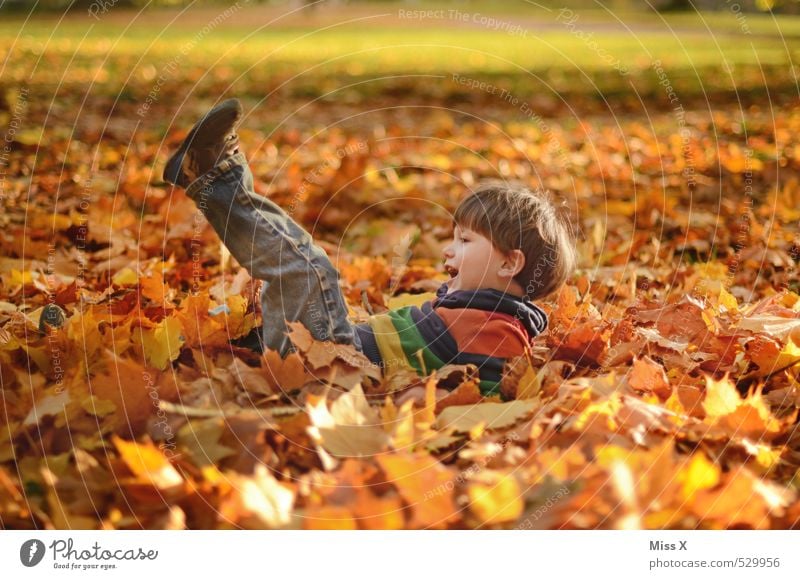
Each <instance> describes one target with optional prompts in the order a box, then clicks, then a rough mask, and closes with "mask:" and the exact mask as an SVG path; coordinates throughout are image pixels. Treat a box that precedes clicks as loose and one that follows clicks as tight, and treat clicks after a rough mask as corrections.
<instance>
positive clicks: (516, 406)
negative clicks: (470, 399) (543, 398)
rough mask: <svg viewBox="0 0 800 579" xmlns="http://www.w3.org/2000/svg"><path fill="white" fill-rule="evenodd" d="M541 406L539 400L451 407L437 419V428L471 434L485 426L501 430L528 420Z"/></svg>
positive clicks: (489, 428)
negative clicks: (473, 430) (474, 429)
mask: <svg viewBox="0 0 800 579" xmlns="http://www.w3.org/2000/svg"><path fill="white" fill-rule="evenodd" d="M540 406H541V402H539V401H537V400H513V401H511V402H505V403H483V404H470V405H467V406H450V407H449V408H445V409H444V411H442V413H441V414H439V416H438V418H437V419H436V428H437V429H438V430H444V429H452V430H453V431H455V432H469V431H471V430H472V429H473V428H475V427H476V426H478V425H480V424H483V425H485V428H486V430H501V429H503V428H509V427H511V426H513V425H514V424H516V423H517V422H518V421H519V420H522V419H523V418H528V417H529V416H530V415H531V414H533V412H534V411H535V410H536V409H537V408H539V407H540Z"/></svg>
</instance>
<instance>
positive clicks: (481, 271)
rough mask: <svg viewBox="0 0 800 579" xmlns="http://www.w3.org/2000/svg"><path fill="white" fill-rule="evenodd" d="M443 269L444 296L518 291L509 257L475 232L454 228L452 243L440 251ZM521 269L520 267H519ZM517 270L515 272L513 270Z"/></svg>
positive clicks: (516, 292)
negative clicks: (446, 279) (447, 276)
mask: <svg viewBox="0 0 800 579" xmlns="http://www.w3.org/2000/svg"><path fill="white" fill-rule="evenodd" d="M444 259H445V263H444V267H445V271H447V273H448V274H450V281H449V282H448V289H447V293H450V292H453V291H456V290H477V289H488V288H493V289H497V290H500V291H503V292H509V291H510V292H511V293H515V294H518V295H519V291H520V290H521V288H520V287H519V284H517V282H515V281H513V280H512V278H513V276H514V275H516V272H514V269H513V266H514V265H518V264H514V263H511V261H513V260H510V259H509V256H506V255H504V254H503V253H502V252H501V251H500V250H498V249H497V248H496V247H495V246H494V245H493V244H492V242H491V241H490V240H489V239H488V238H487V237H484V236H483V235H481V234H480V233H478V232H476V231H472V230H470V229H467V228H462V227H460V226H458V225H456V227H455V229H454V230H453V241H452V242H451V243H450V244H449V245H447V247H445V248H444ZM519 269H521V267H520V268H519ZM517 271H518V270H517Z"/></svg>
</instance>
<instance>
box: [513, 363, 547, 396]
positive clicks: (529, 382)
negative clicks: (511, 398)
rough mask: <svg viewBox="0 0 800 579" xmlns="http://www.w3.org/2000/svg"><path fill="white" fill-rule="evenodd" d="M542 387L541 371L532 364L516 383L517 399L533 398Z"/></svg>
mask: <svg viewBox="0 0 800 579" xmlns="http://www.w3.org/2000/svg"><path fill="white" fill-rule="evenodd" d="M541 389H542V378H541V372H540V371H539V370H538V369H537V368H534V367H533V366H528V367H527V368H526V369H525V373H524V374H523V375H522V378H520V379H519V384H517V400H525V399H526V398H534V397H535V396H536V395H537V394H539V390H541Z"/></svg>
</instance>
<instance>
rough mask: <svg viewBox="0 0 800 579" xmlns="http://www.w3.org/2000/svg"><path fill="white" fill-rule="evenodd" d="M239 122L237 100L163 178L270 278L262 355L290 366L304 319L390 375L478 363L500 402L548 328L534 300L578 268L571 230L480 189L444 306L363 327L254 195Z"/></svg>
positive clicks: (321, 265) (464, 220) (209, 117)
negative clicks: (508, 375) (511, 363)
mask: <svg viewBox="0 0 800 579" xmlns="http://www.w3.org/2000/svg"><path fill="white" fill-rule="evenodd" d="M241 116H242V108H241V105H240V104H239V101H238V100H236V99H230V100H227V101H225V102H223V103H221V104H219V105H217V106H216V107H214V108H213V109H212V110H211V111H209V112H208V113H207V114H206V115H205V116H204V117H203V118H202V119H200V121H198V123H197V124H196V125H195V126H194V127H193V128H192V130H191V131H190V133H189V134H188V135H187V137H186V139H185V140H184V141H183V143H182V144H181V145H180V147H179V148H178V150H177V151H176V152H175V153H174V154H173V155H172V156H171V157H170V159H169V160H168V162H167V165H166V168H165V169H164V180H165V181H167V182H169V183H172V184H175V185H178V186H180V187H184V188H186V194H187V195H188V196H189V197H190V198H191V199H193V200H194V201H195V203H196V204H197V205H198V207H200V209H201V210H202V212H203V214H204V215H205V216H206V218H207V219H208V221H209V223H211V225H212V226H213V227H214V229H215V231H216V232H217V234H218V235H219V236H220V238H221V239H222V241H223V243H224V244H225V245H226V246H227V248H228V249H229V250H230V252H231V254H232V255H233V256H234V257H235V258H236V259H237V260H238V261H239V263H240V264H241V265H242V266H244V267H246V268H247V269H248V270H249V271H250V274H251V275H252V276H253V277H254V278H257V279H261V280H263V282H264V283H263V289H262V293H261V305H262V315H263V327H262V338H263V343H264V346H265V347H268V348H270V349H273V350H277V351H278V352H279V353H280V354H281V355H282V356H285V355H286V353H288V352H289V351H291V349H292V345H291V343H290V341H289V339H288V336H287V327H286V321H287V320H288V321H300V322H302V323H303V324H304V325H305V326H306V327H307V328H308V329H309V331H310V332H311V334H312V335H313V336H314V337H315V338H316V339H318V340H332V341H334V342H337V343H346V344H353V345H354V346H355V347H356V348H358V349H359V350H361V351H362V352H363V353H364V354H365V355H366V356H367V358H369V360H370V361H371V362H373V363H374V364H377V365H379V366H380V367H381V368H382V369H383V370H384V372H386V373H388V372H391V371H393V370H394V369H398V368H407V369H412V370H414V371H416V372H417V373H418V374H420V375H427V374H429V373H430V372H432V371H433V370H435V369H438V368H441V367H442V366H444V365H446V364H475V365H476V366H477V367H478V369H479V375H480V388H481V392H482V393H483V394H485V395H491V394H495V393H497V392H498V389H499V381H500V378H501V374H502V370H503V366H504V364H505V363H506V362H507V361H508V360H509V359H511V358H514V357H517V356H521V355H523V354H524V353H525V351H526V349H527V348H528V347H529V346H530V344H531V341H532V340H533V338H535V337H536V336H537V335H539V334H540V333H541V332H543V331H544V330H545V328H546V327H547V317H546V315H545V313H544V312H543V311H542V310H541V309H540V308H539V307H537V306H536V305H534V304H533V303H532V302H531V300H532V299H536V298H541V297H544V296H546V295H548V294H549V293H551V292H552V291H554V290H555V289H557V288H558V287H559V286H560V285H561V284H563V283H564V282H565V281H566V279H567V278H568V276H569V275H570V274H571V272H572V269H573V267H574V265H575V250H574V245H573V242H572V240H571V236H570V229H569V225H568V223H567V221H566V220H565V219H564V218H563V217H561V216H560V215H559V214H558V213H557V211H556V210H555V209H554V207H553V206H552V204H551V203H550V202H549V201H548V199H547V198H546V197H545V196H543V195H541V194H537V193H532V192H530V191H528V190H526V189H522V188H513V187H508V186H504V185H489V186H485V187H482V188H480V189H479V190H478V191H476V192H475V193H473V194H472V195H470V196H469V197H467V198H466V199H465V200H464V201H463V202H462V203H461V204H460V205H459V207H458V208H457V209H456V213H455V216H454V222H455V231H454V234H453V241H452V242H451V243H450V244H449V245H448V246H447V247H446V248H445V250H444V259H445V270H446V271H447V272H448V274H449V275H450V280H449V281H448V282H447V283H444V284H442V286H441V287H440V288H439V290H438V292H437V297H436V299H434V300H432V301H430V302H427V303H425V304H424V305H423V306H422V307H421V308H418V307H415V306H408V307H404V308H400V309H397V310H393V311H390V312H388V313H385V314H380V315H375V316H372V317H371V318H370V320H369V322H368V323H366V324H359V325H355V326H354V325H352V324H351V323H350V321H349V320H348V317H347V306H346V304H345V300H344V298H343V296H342V293H341V291H340V288H339V274H338V272H337V271H336V269H335V268H334V267H333V265H332V264H331V262H330V260H329V259H328V257H327V255H326V253H325V251H324V250H323V249H321V248H320V247H318V246H317V245H315V244H314V241H313V239H312V238H311V235H310V234H309V233H308V232H306V231H305V230H304V229H303V228H302V227H300V226H299V225H298V224H297V223H296V222H295V221H294V220H293V219H292V218H291V217H290V216H289V215H287V214H286V212H284V211H283V210H282V209H281V208H280V207H278V206H277V205H276V204H275V203H273V202H272V201H270V200H269V199H267V198H264V197H261V196H259V195H257V194H255V193H254V192H253V176H252V173H251V172H250V170H249V168H248V166H247V161H246V159H245V157H244V155H243V154H242V153H241V152H239V148H238V145H239V139H238V136H237V134H236V126H237V124H238V123H239V121H240V119H241Z"/></svg>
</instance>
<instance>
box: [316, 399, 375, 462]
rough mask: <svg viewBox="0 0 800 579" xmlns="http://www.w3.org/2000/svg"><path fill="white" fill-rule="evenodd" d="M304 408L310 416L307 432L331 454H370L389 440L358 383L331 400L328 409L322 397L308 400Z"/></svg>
mask: <svg viewBox="0 0 800 579" xmlns="http://www.w3.org/2000/svg"><path fill="white" fill-rule="evenodd" d="M306 410H307V412H308V416H309V418H310V419H311V426H310V427H309V428H308V433H309V435H310V436H311V438H312V439H314V440H315V441H316V442H317V443H318V444H320V445H321V446H322V447H323V448H324V449H325V450H326V451H327V452H329V453H330V454H331V455H333V456H336V457H345V456H372V455H375V454H377V453H379V452H381V451H382V450H384V449H385V448H386V445H387V444H388V443H389V437H388V435H387V434H386V432H385V431H384V430H383V428H382V426H381V417H380V415H379V414H378V412H377V411H376V410H375V409H373V408H372V407H370V405H369V403H368V402H367V399H366V397H365V396H364V391H363V390H362V389H361V386H360V385H359V386H356V387H354V388H353V389H352V390H351V391H349V392H345V393H344V394H342V395H341V396H339V397H338V398H337V399H336V400H334V402H333V404H331V408H330V410H328V405H327V400H326V399H325V398H319V399H318V400H316V401H313V400H310V401H309V403H308V404H307V406H306Z"/></svg>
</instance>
